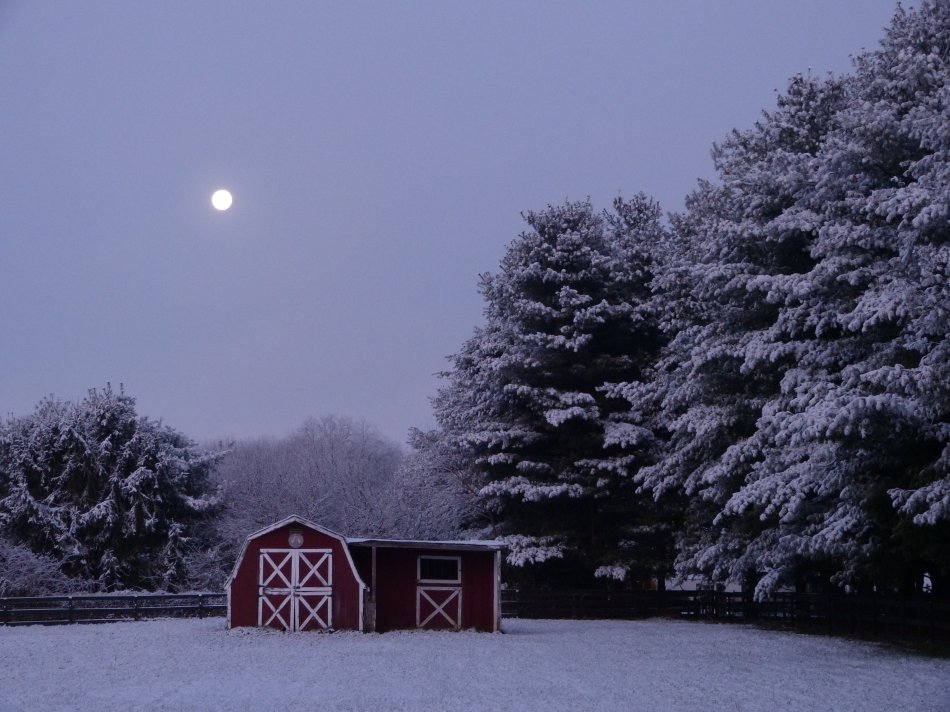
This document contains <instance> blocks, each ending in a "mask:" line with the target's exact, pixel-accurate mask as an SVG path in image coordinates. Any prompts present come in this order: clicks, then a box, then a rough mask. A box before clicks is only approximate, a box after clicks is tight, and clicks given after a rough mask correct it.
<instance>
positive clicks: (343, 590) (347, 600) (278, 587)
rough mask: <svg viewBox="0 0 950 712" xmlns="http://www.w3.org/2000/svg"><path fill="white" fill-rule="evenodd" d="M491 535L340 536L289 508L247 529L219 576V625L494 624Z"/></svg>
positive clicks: (496, 596) (496, 572)
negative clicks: (222, 598)
mask: <svg viewBox="0 0 950 712" xmlns="http://www.w3.org/2000/svg"><path fill="white" fill-rule="evenodd" d="M502 549H503V544H501V543H500V542H496V541H484V542H476V541H454V542H452V541H409V540H401V539H363V538H351V539H346V538H345V537H343V536H341V535H340V534H337V533H335V532H332V531H330V530H329V529H326V528H324V527H321V526H319V525H318V524H314V523H313V522H309V521H307V520H305V519H303V518H301V517H297V516H291V517H288V518H286V519H284V520H282V521H280V522H277V523H276V524H273V525H271V526H269V527H266V528H264V529H261V530H260V531H258V532H255V533H254V534H251V535H250V536H249V537H248V538H247V540H246V541H245V542H244V546H243V547H242V549H241V553H240V554H239V556H238V559H237V562H235V564H234V570H233V572H232V573H231V576H230V577H229V578H228V581H227V584H226V588H227V594H228V627H230V628H235V627H239V626H267V627H271V628H278V629H280V630H328V629H347V630H366V631H374V630H375V631H380V632H382V631H387V630H396V629H400V628H432V629H449V630H459V629H463V628H471V629H475V630H481V631H498V630H500V627H501V605H500V595H501V551H502Z"/></svg>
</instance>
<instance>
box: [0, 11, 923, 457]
mask: <svg viewBox="0 0 950 712" xmlns="http://www.w3.org/2000/svg"><path fill="white" fill-rule="evenodd" d="M904 4H905V6H913V5H915V3H913V2H911V3H904ZM893 9H894V5H893V3H892V2H889V1H887V0H782V1H779V0H775V1H771V0H770V1H768V2H762V0H731V1H730V2H728V3H720V2H709V1H708V0H669V1H668V2H646V1H645V0H644V1H639V0H629V1H628V2H547V1H545V2H541V1H538V2H517V1H514V0H505V1H502V2H486V1H484V0H479V1H478V2H436V1H435V0H433V1H432V2H383V1H380V2H354V1H352V0H347V2H336V3H332V4H331V3H324V2H316V1H313V0H307V1H303V0H302V1H300V2H289V1H283V2H241V3H235V2H232V1H231V0H222V1H220V2H216V1H210V0H200V1H196V0H174V1H173V0H162V2H150V3H146V2H138V1H133V0H129V1H127V2H115V1H113V2H104V1H95V0H89V1H85V2H81V3H80V2H73V1H72V0H48V1H46V0H44V1H43V2H26V1H23V2H17V1H15V0H14V1H13V2H11V0H0V107H2V108H0V415H6V414H10V413H13V414H17V415H25V414H28V413H30V412H32V410H33V409H34V407H35V405H36V403H37V402H38V401H39V400H40V399H41V398H43V397H44V396H46V395H49V394H55V395H56V396H59V397H61V398H66V399H77V398H81V397H82V396H83V395H84V393H85V392H86V390H87V389H89V388H93V387H101V386H103V385H104V384H105V383H106V382H111V383H112V384H113V385H114V386H117V385H118V384H120V383H122V384H124V385H125V389H126V391H127V392H128V393H130V394H131V395H133V396H135V397H136V398H137V400H138V406H139V412H140V413H141V414H143V415H148V416H150V417H153V418H162V419H164V421H165V422H166V423H167V424H169V425H171V426H172V427H174V428H176V429H178V430H181V431H182V432H184V433H185V434H186V435H188V436H190V437H192V438H194V439H197V440H201V441H204V440H211V439H216V438H219V437H238V438H244V437H254V436H260V435H276V436H279V435H284V434H286V433H288V432H290V431H291V430H293V429H294V428H296V427H297V426H299V425H300V424H301V423H302V422H303V420H304V419H305V418H307V417H308V416H311V415H312V416H319V415H323V414H340V415H349V416H352V417H355V418H365V419H366V420H367V421H368V422H370V423H372V424H374V425H375V426H377V427H378V428H379V429H380V431H381V432H382V433H383V434H385V435H388V436H390V437H392V438H393V439H395V440H397V441H399V442H403V441H404V440H405V436H406V433H407V431H408V428H409V427H410V426H421V427H431V426H432V424H433V420H432V415H431V410H430V406H429V398H430V397H431V396H432V395H433V394H434V393H435V390H436V388H437V386H438V379H437V378H436V376H435V373H436V372H438V371H439V370H442V369H444V368H445V367H446V366H447V362H446V360H445V357H446V356H447V355H448V354H451V353H453V352H455V351H456V350H457V349H458V348H459V346H460V345H461V343H462V341H463V340H464V339H465V338H467V337H468V336H469V335H470V333H471V331H472V329H473V328H474V327H475V326H476V325H477V324H478V323H480V322H481V319H482V301H481V297H480V296H479V295H478V293H477V290H476V281H477V275H478V274H479V273H480V272H485V271H490V270H494V269H495V268H496V266H497V264H498V261H499V260H500V259H501V257H502V255H503V254H504V250H505V247H506V245H507V244H509V243H510V242H511V241H512V240H513V239H514V238H515V237H516V236H517V234H518V233H519V232H520V231H521V230H522V226H523V223H522V220H521V217H520V213H521V212H522V211H525V210H532V209H535V210H536V209H541V208H543V207H544V206H545V205H547V204H549V203H560V202H563V201H564V200H565V199H566V198H571V199H580V198H584V197H587V196H590V197H591V198H592V199H593V201H594V203H595V205H597V206H599V207H607V206H608V205H609V204H610V201H611V200H612V199H613V198H614V197H615V196H617V195H619V194H623V195H625V196H629V195H632V194H633V193H636V192H638V191H644V192H646V193H650V194H652V195H653V196H655V197H656V198H657V199H658V200H660V202H661V203H662V205H663V207H664V208H665V209H666V210H668V211H675V210H679V209H681V208H682V204H683V197H684V196H685V195H686V193H687V192H688V191H689V190H691V189H692V187H693V186H694V185H695V183H696V180H697V178H700V177H707V178H708V177H712V164H711V161H710V158H709V149H710V147H711V145H712V143H713V142H714V141H717V140H720V139H721V138H722V137H723V136H724V135H725V134H726V133H727V132H728V131H729V130H730V129H732V128H734V127H741V128H745V127H748V126H750V125H751V124H752V123H753V122H754V121H755V120H756V118H757V117H758V115H759V112H760V111H761V110H762V109H765V108H769V107H771V106H772V105H773V104H774V99H775V90H776V89H781V88H783V87H784V86H785V84H786V81H787V79H788V78H789V77H790V76H791V75H793V74H795V73H797V72H807V71H809V69H810V70H811V71H812V72H813V73H817V74H820V75H824V74H825V73H826V72H828V71H832V72H835V73H841V72H845V71H848V70H849V69H850V66H851V65H850V60H849V56H850V55H852V54H855V53H857V52H859V51H860V50H861V49H862V48H865V47H866V48H872V47H874V46H876V45H877V42H878V40H879V39H880V37H881V35H882V29H883V27H884V26H885V25H886V24H887V22H888V21H889V19H890V17H891V15H892V12H893ZM218 187H226V188H228V189H230V190H231V191H232V193H233V195H234V205H233V207H232V208H231V209H230V210H229V211H227V212H224V213H219V212H216V211H215V210H214V209H213V208H212V207H211V204H210V202H209V200H210V196H211V193H212V191H213V190H214V189H215V188H218Z"/></svg>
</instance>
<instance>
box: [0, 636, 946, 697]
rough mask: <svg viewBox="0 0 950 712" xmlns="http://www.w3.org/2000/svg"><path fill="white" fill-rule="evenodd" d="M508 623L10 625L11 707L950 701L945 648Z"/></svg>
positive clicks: (5, 685)
mask: <svg viewBox="0 0 950 712" xmlns="http://www.w3.org/2000/svg"><path fill="white" fill-rule="evenodd" d="M505 630H506V634H503V635H502V634H495V635H492V634H486V633H436V632H419V631H414V632H404V633H386V634H383V635H363V634H359V633H333V634H329V635H326V634H312V633H311V634H286V633H278V632H272V631H263V630H249V629H240V630H234V631H227V630H225V628H224V621H223V620H222V619H220V618H218V619H209V620H165V621H149V622H141V623H135V622H127V623H114V624H110V625H90V626H79V625H72V626H55V627H40V626H29V627H23V628H0V670H2V677H0V709H2V710H93V709H94V710H282V711H283V712H286V710H312V709H322V710H544V711H549V710H572V712H574V711H576V710H624V711H631V710H649V711H650V712H663V711H665V710H684V711H687V710H688V711H689V712H696V710H704V711H705V710H729V711H730V712H732V711H735V710H750V711H755V712H760V711H772V710H774V711H775V712H781V711H783V710H795V712H800V711H801V710H835V711H836V712H846V711H848V710H854V711H855V712H858V711H860V712H873V711H874V710H888V711H889V712H891V711H893V710H915V712H925V711H927V710H939V711H941V712H946V711H947V710H950V661H948V660H940V659H932V658H925V657H917V656H912V655H905V654H901V653H898V652H894V651H893V650H890V649H887V648H884V647H881V646H878V645H873V644H865V643H858V642H851V641H844V640H835V639H831V638H820V637H812V636H805V635H796V634H788V633H779V632H769V631H761V630H757V629H754V628H751V627H746V626H739V625H714V624H702V623H688V622H679V621H664V620H649V621H629V622H627V621H535V620H507V621H505Z"/></svg>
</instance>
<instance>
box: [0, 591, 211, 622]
mask: <svg viewBox="0 0 950 712" xmlns="http://www.w3.org/2000/svg"><path fill="white" fill-rule="evenodd" d="M226 613H227V604H226V601H225V595H224V594H223V593H133V594H128V593H126V594H116V595H111V596H105V595H104V596H100V595H89V596H41V597H18V598H0V625H53V624H58V623H105V622H109V621H117V620H140V619H143V618H169V617H177V618H204V617H205V616H223V615H225V614H226Z"/></svg>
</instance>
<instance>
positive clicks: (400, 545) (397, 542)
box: [346, 537, 506, 551]
mask: <svg viewBox="0 0 950 712" xmlns="http://www.w3.org/2000/svg"><path fill="white" fill-rule="evenodd" d="M346 543H347V544H350V545H352V546H366V547H373V546H377V547H380V548H385V549H456V550H463V551H475V550H488V551H500V550H501V549H504V548H505V546H506V545H505V542H503V541H496V540H493V539H460V540H458V541H447V540H442V541H431V540H426V539H374V538H371V537H347V539H346Z"/></svg>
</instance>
